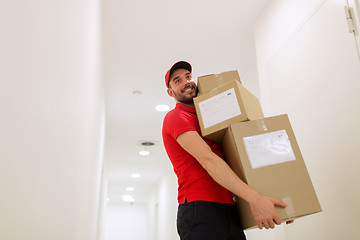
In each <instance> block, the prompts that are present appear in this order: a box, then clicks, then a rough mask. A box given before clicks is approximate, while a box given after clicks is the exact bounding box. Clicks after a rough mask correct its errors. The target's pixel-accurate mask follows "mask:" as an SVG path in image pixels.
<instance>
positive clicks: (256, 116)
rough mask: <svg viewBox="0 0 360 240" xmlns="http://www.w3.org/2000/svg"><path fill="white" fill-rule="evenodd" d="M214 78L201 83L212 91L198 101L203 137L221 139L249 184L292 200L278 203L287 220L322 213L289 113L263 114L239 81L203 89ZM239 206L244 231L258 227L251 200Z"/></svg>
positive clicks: (229, 159)
mask: <svg viewBox="0 0 360 240" xmlns="http://www.w3.org/2000/svg"><path fill="white" fill-rule="evenodd" d="M231 75H232V76H234V74H233V73H232V74H231ZM209 76H211V78H213V79H214V78H215V79H216V75H209ZM209 76H206V77H202V79H201V81H198V85H200V86H201V88H202V89H207V90H206V91H207V92H204V93H203V94H200V96H199V97H197V98H195V99H194V103H195V107H196V111H197V114H198V118H199V123H200V126H201V130H202V134H203V136H204V137H206V138H210V139H213V140H216V141H219V142H221V144H222V147H223V151H224V155H225V158H226V161H227V162H228V164H229V166H230V167H231V168H232V169H233V171H234V172H235V173H236V174H237V175H238V176H239V177H240V178H241V179H242V180H243V181H244V182H246V183H247V184H248V185H249V186H250V187H252V188H253V189H255V190H256V191H258V192H259V193H260V194H262V195H265V196H269V197H274V198H277V199H281V200H283V201H284V202H286V203H287V204H288V206H287V207H286V208H280V207H276V211H277V214H278V215H279V217H280V218H281V219H282V220H283V221H286V220H288V219H294V218H298V217H302V216H306V215H309V214H313V213H316V212H320V211H321V207H320V204H319V201H318V199H317V196H316V193H315V190H314V188H313V185H312V182H311V179H310V176H309V174H308V171H307V169H306V166H305V163H304V160H303V158H302V155H301V152H300V148H299V146H298V144H297V141H296V138H295V135H294V132H293V130H292V128H291V124H290V121H289V119H288V116H287V115H279V116H275V117H269V118H264V116H263V114H262V110H261V107H260V103H259V101H258V100H257V98H256V97H255V96H254V95H252V94H251V93H250V92H249V91H248V90H246V89H245V87H244V86H242V85H241V83H240V81H239V80H233V79H228V81H226V80H224V79H221V81H219V82H218V85H217V84H214V82H216V81H214V80H210V81H209V83H210V82H211V84H210V85H211V87H212V88H213V89H209V88H204V86H205V85H207V81H206V78H207V77H209ZM221 76H222V77H223V76H226V74H221ZM239 79H240V78H239ZM234 96H236V97H234ZM202 104H203V105H202ZM229 105H230V107H229ZM236 106H237V107H236ZM204 109H205V110H204ZM224 109H225V110H224ZM239 109H240V110H239ZM204 113H205V114H204ZM230 113H231V114H230ZM218 115H220V116H218ZM209 118H210V119H209ZM209 122H210V123H209ZM211 123H212V125H211ZM236 205H237V207H238V211H239V215H240V218H241V220H242V223H243V226H244V229H249V228H253V227H256V226H257V224H256V222H255V220H254V219H253V216H252V214H251V210H250V207H249V205H248V203H247V202H245V201H244V200H242V199H240V198H237V199H236Z"/></svg>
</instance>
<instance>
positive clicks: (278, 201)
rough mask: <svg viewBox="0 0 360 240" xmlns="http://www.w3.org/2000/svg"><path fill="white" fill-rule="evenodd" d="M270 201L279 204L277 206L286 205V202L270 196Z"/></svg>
mask: <svg viewBox="0 0 360 240" xmlns="http://www.w3.org/2000/svg"><path fill="white" fill-rule="evenodd" d="M271 201H272V202H273V203H274V205H276V206H279V207H286V206H287V204H286V203H284V202H283V201H281V200H278V199H275V198H271Z"/></svg>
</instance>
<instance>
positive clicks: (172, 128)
mask: <svg viewBox="0 0 360 240" xmlns="http://www.w3.org/2000/svg"><path fill="white" fill-rule="evenodd" d="M189 114H191V113H189ZM194 121H195V118H194V117H192V116H191V115H187V114H168V115H166V117H165V118H164V130H165V132H166V133H167V134H169V135H170V136H172V137H173V138H174V139H176V138H177V137H178V136H179V135H180V134H181V133H184V132H188V131H196V127H195V126H196V123H195V122H194Z"/></svg>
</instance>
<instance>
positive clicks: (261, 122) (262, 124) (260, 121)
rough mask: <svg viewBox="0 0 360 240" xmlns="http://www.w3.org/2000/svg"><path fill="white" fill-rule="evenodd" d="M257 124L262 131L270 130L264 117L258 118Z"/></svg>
mask: <svg viewBox="0 0 360 240" xmlns="http://www.w3.org/2000/svg"><path fill="white" fill-rule="evenodd" d="M256 125H257V126H258V128H259V130H260V131H264V132H265V131H266V130H268V129H267V127H266V124H265V122H264V119H258V120H256Z"/></svg>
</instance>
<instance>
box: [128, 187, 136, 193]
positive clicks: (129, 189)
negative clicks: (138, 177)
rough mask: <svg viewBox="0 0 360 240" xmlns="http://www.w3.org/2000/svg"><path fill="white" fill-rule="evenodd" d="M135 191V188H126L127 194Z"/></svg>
mask: <svg viewBox="0 0 360 240" xmlns="http://www.w3.org/2000/svg"><path fill="white" fill-rule="evenodd" d="M134 190H135V188H133V187H127V188H126V191H129V192H132V191H134Z"/></svg>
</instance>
